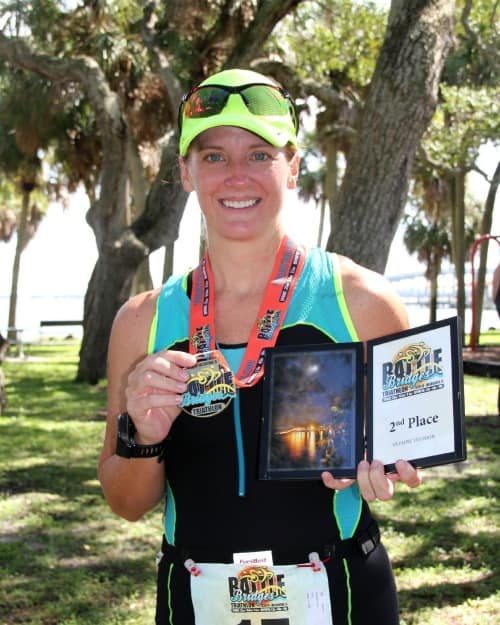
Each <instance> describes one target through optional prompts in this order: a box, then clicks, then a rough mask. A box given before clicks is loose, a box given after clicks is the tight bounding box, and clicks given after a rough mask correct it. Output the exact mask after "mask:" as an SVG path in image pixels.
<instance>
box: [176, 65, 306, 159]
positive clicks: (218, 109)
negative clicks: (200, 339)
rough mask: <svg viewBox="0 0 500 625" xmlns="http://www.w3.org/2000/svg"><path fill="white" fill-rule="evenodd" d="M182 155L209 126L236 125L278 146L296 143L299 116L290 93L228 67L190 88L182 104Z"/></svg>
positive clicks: (274, 84)
mask: <svg viewBox="0 0 500 625" xmlns="http://www.w3.org/2000/svg"><path fill="white" fill-rule="evenodd" d="M178 119H179V136H180V140H179V154H180V155H181V156H185V155H186V154H187V151H188V149H189V146H190V145H191V142H192V141H193V139H195V138H196V137H197V136H198V135H199V134H201V133H202V132H204V131H205V130H208V129H209V128H216V127H217V126H237V127H238V128H244V129H245V130H249V131H250V132H253V133H255V134H256V135H258V136H259V137H262V138H263V139H264V140H265V141H267V142H268V143H270V144H271V145H274V146H275V147H280V148H282V147H284V146H285V145H287V144H289V143H291V144H292V145H294V146H297V133H298V116H297V111H296V109H295V104H294V102H293V100H292V98H291V96H290V95H289V94H288V93H287V92H286V91H285V90H284V89H283V88H282V87H280V86H279V85H277V84H276V83H274V82H273V81H272V80H270V79H269V78H267V76H263V75H262V74H258V73H257V72H253V71H251V70H243V69H229V70H225V71H223V72H220V73H218V74H214V75H213V76H210V78H207V79H206V80H204V81H203V82H202V83H200V84H199V85H198V86H196V87H194V88H193V89H191V90H190V91H188V92H187V93H186V94H185V95H184V97H183V98H182V101H181V104H180V107H179V117H178Z"/></svg>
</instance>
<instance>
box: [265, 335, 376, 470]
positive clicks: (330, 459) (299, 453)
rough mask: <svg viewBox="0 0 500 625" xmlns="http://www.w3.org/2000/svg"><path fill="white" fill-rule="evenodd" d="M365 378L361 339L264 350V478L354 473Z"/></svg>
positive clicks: (358, 457)
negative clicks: (359, 340)
mask: <svg viewBox="0 0 500 625" xmlns="http://www.w3.org/2000/svg"><path fill="white" fill-rule="evenodd" d="M363 382H364V376H363V345H362V343H345V344H344V343H328V344H320V345H310V346H300V347H289V346H286V347H274V348H272V349H269V350H266V362H265V374H264V406H265V408H264V412H263V417H262V424H261V425H262V428H261V446H260V463H259V477H260V479H313V478H314V479H317V478H319V476H320V475H321V473H322V472H323V471H330V472H332V473H333V474H334V475H335V477H355V475H356V467H357V464H358V462H359V461H360V460H361V458H362V457H363Z"/></svg>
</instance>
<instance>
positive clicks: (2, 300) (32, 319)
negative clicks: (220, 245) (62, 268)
mask: <svg viewBox="0 0 500 625" xmlns="http://www.w3.org/2000/svg"><path fill="white" fill-rule="evenodd" d="M407 309H408V315H409V318H410V325H411V326H412V327H416V326H420V325H424V324H426V323H428V321H429V310H428V308H427V307H426V306H419V305H416V304H413V303H410V304H407ZM455 315H456V311H455V309H454V308H451V307H447V306H441V307H439V308H438V310H437V317H438V319H446V318H448V317H453V316H455ZM8 316H9V298H8V296H1V295H0V332H2V334H4V335H5V332H6V330H7V321H8ZM61 319H64V320H75V321H76V320H80V319H83V295H64V296H43V295H34V296H29V295H24V296H22V295H21V296H19V298H18V304H17V319H16V326H17V327H18V328H20V329H22V330H23V341H27V342H29V341H36V340H37V339H39V338H43V337H49V336H53V337H58V338H62V337H65V336H68V335H71V336H74V337H77V338H81V336H82V327H81V326H71V327H67V326H61V327H59V326H56V327H45V328H40V321H50V320H61ZM471 320H472V318H471V311H470V309H467V311H466V314H465V322H464V329H465V331H466V332H469V331H470V329H471ZM481 326H482V327H481V330H482V331H483V332H485V331H486V330H489V329H491V328H494V329H500V318H499V316H498V314H497V311H496V309H494V308H487V309H486V310H485V311H484V312H483V318H482V324H481Z"/></svg>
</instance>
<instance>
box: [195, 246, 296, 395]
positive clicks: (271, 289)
mask: <svg viewBox="0 0 500 625" xmlns="http://www.w3.org/2000/svg"><path fill="white" fill-rule="evenodd" d="M305 256H306V254H305V250H304V249H302V248H300V247H299V246H298V245H296V244H295V243H294V242H293V241H292V240H291V239H290V238H289V237H286V236H285V237H283V239H282V240H281V243H280V247H279V249H278V253H277V255H276V259H275V261H274V267H273V271H272V274H271V279H270V281H269V282H268V284H267V286H266V290H265V292H264V297H263V298H262V302H261V304H260V309H259V313H258V315H257V319H256V320H255V322H254V325H253V327H252V330H251V332H250V338H249V340H248V344H247V348H246V350H245V354H244V356H243V361H242V363H241V366H240V369H239V371H238V373H237V375H236V376H235V383H236V386H238V387H247V386H253V385H254V384H256V383H257V382H258V380H259V379H260V378H261V377H262V375H263V373H264V356H265V351H266V349H267V348H269V347H273V346H274V345H275V343H276V340H277V338H278V334H279V331H280V328H281V326H282V324H283V320H284V318H285V314H286V311H287V308H288V305H289V303H290V300H291V298H292V293H293V290H294V288H295V285H296V284H297V280H298V278H299V276H300V273H301V271H302V268H303V266H304V261H305ZM214 300H215V298H214V281H213V276H212V270H211V267H210V260H209V258H208V253H205V256H204V257H203V259H202V261H201V263H200V264H199V265H198V267H197V268H196V269H195V270H194V271H193V287H192V293H191V304H190V311H189V335H190V341H189V351H190V352H191V353H192V354H196V353H200V352H205V351H211V350H214V349H216V341H215V313H214V311H215V301H214Z"/></svg>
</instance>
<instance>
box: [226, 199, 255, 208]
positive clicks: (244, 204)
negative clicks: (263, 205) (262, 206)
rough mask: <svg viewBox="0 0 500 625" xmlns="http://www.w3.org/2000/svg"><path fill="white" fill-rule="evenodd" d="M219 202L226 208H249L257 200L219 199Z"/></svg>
mask: <svg viewBox="0 0 500 625" xmlns="http://www.w3.org/2000/svg"><path fill="white" fill-rule="evenodd" d="M221 202H222V205H223V206H225V207H226V208H251V207H252V206H255V205H256V204H257V203H258V202H259V200H258V199H253V200H221Z"/></svg>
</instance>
